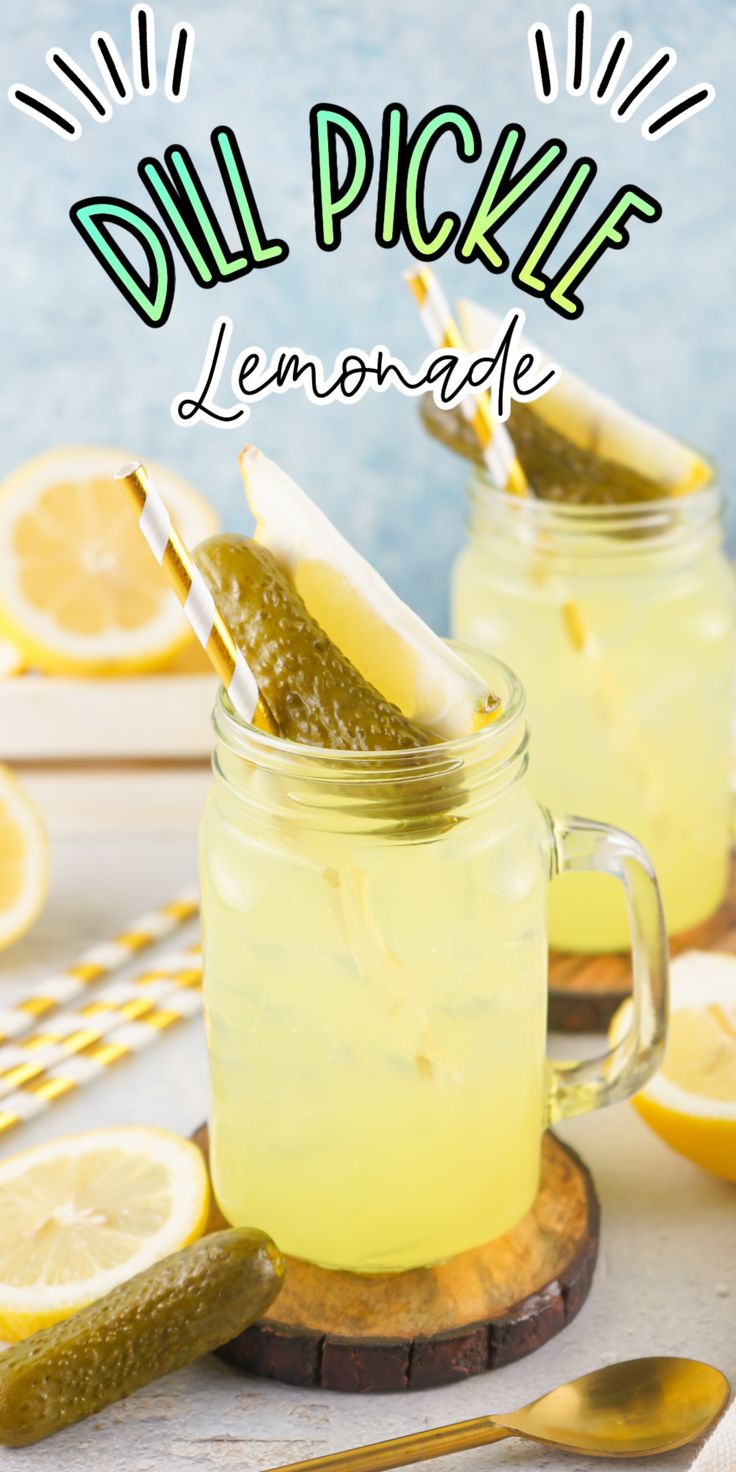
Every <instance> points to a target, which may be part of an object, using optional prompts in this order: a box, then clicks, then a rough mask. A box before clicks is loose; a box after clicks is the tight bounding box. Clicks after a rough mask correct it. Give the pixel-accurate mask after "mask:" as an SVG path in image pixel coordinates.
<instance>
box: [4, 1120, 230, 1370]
mask: <svg viewBox="0 0 736 1472" xmlns="http://www.w3.org/2000/svg"><path fill="white" fill-rule="evenodd" d="M209 1204H210V1188H209V1180H208V1176H207V1170H206V1167H205V1163H204V1159H203V1157H202V1154H201V1151H200V1150H198V1149H197V1147H196V1145H193V1144H192V1143H191V1142H190V1141H189V1140H183V1139H181V1138H180V1137H179V1136H178V1135H173V1134H169V1132H168V1131H167V1130H159V1129H152V1128H149V1127H147V1126H142V1125H141V1126H130V1127H124V1128H120V1129H117V1128H115V1129H106V1130H94V1131H91V1132H90V1133H88V1134H83V1135H74V1136H70V1137H69V1138H68V1139H60V1140H52V1141H51V1142H50V1143H49V1144H46V1145H39V1146H37V1147H36V1148H35V1149H31V1150H25V1151H23V1152H22V1154H20V1155H15V1156H12V1157H10V1158H9V1159H7V1160H3V1161H1V1162H0V1338H3V1339H7V1340H11V1341H13V1342H14V1341H16V1340H18V1339H24V1338H25V1337H26V1335H28V1334H32V1333H34V1332H35V1330H36V1329H42V1328H45V1327H46V1326H47V1325H49V1324H54V1323H56V1322H57V1321H58V1320H59V1319H65V1318H67V1317H68V1316H69V1314H72V1313H74V1312H75V1310H76V1309H79V1308H82V1307H83V1305H84V1304H86V1303H90V1302H91V1301H92V1300H93V1299H95V1298H100V1297H102V1295H103V1294H105V1293H109V1291H110V1289H112V1288H115V1287H116V1286H117V1284H118V1283H122V1282H124V1281H125V1280H126V1279H127V1278H131V1277H133V1275H134V1274H135V1273H139V1272H142V1271H143V1269H144V1268H147V1267H150V1266H151V1264H152V1263H154V1262H158V1261H159V1259H160V1258H162V1257H167V1256H168V1255H169V1253H171V1252H176V1251H178V1249H179V1248H180V1247H185V1246H186V1245H187V1243H188V1242H193V1241H194V1240H195V1239H196V1238H197V1237H200V1236H201V1235H202V1233H203V1232H204V1230H205V1227H206V1225H207V1217H208V1212H209Z"/></svg>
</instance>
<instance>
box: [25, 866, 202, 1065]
mask: <svg viewBox="0 0 736 1472" xmlns="http://www.w3.org/2000/svg"><path fill="white" fill-rule="evenodd" d="M198 910H199V905H198V899H197V892H196V890H194V889H186V890H183V891H182V893H181V894H179V895H177V896H176V897H175V898H174V899H173V900H169V901H168V903H167V904H165V905H161V906H160V907H159V908H158V909H157V910H150V911H148V912H147V913H146V914H145V915H139V916H138V918H137V920H133V921H132V922H131V924H130V925H127V926H126V927H125V929H124V930H121V931H120V932H119V934H117V935H115V936H113V937H112V939H111V940H107V941H103V942H102V943H101V944H100V945H94V946H91V947H90V948H89V950H86V951H83V952H82V955H81V956H79V957H78V958H77V960H76V961H74V962H73V964H72V965H71V966H67V967H66V969H65V970H64V971H59V972H57V973H56V974H55V975H53V976H47V977H46V979H45V980H44V981H42V982H39V984H38V989H37V990H34V991H33V992H32V994H31V996H30V997H25V998H24V999H23V1001H22V1002H18V1004H17V1005H16V1006H15V1007H12V1008H5V1009H3V1010H0V1045H2V1044H5V1043H8V1042H10V1041H11V1040H15V1039H17V1038H21V1037H23V1036H24V1034H26V1033H28V1032H30V1031H31V1029H32V1028H33V1027H34V1026H35V1025H36V1024H37V1022H38V1021H39V1019H40V1018H45V1017H48V1016H49V1014H50V1013H52V1012H54V1011H56V1009H57V1008H58V1007H63V1006H66V1004H67V1003H68V1002H73V1001H75V1000H76V998H77V997H79V996H81V995H82V994H83V993H84V992H86V991H87V989H88V988H89V987H91V986H94V985H96V984H97V983H98V982H101V981H104V980H105V979H106V978H107V977H108V976H111V975H112V974H113V973H114V972H115V971H118V970H119V969H120V967H121V966H125V965H126V964H127V962H128V961H130V960H131V959H132V958H133V956H136V955H140V954H141V952H142V951H144V950H146V949H147V948H148V947H149V946H152V945H154V944H155V943H156V942H157V941H160V940H163V939H164V938H165V937H166V936H168V935H171V934H172V933H173V931H175V930H177V929H178V928H179V926H180V925H184V924H186V922H187V921H188V920H193V919H194V918H195V917H196V915H197V913H198ZM0 1051H1V1050H0Z"/></svg>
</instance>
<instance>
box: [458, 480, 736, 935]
mask: <svg viewBox="0 0 736 1472" xmlns="http://www.w3.org/2000/svg"><path fill="white" fill-rule="evenodd" d="M453 632H454V634H455V636H456V637H458V638H461V639H463V640H467V641H468V642H472V643H473V644H476V645H478V646H479V647H481V648H485V649H487V650H489V651H492V652H493V653H494V654H496V655H498V656H499V657H500V658H502V659H504V660H506V661H508V662H509V663H510V664H511V665H512V666H513V668H514V669H515V670H516V671H517V672H518V674H519V675H520V677H521V679H522V681H523V683H524V686H525V688H526V691H527V698H528V712H529V723H530V729H531V733H532V743H533V760H532V764H531V770H530V781H531V785H532V788H533V790H534V792H535V794H536V796H537V797H538V798H539V800H540V801H541V802H543V803H545V804H547V805H549V806H550V807H553V808H555V809H556V810H558V811H567V812H573V813H585V814H586V815H590V816H592V817H595V818H596V819H599V820H603V821H605V822H609V823H613V824H617V825H618V826H619V827H621V828H623V829H626V830H627V831H629V832H631V833H633V834H634V835H635V836H636V837H637V838H638V839H639V840H640V842H641V843H642V844H643V845H644V846H645V848H646V849H647V850H648V852H649V854H650V855H651V858H652V860H653V862H654V865H655V868H656V871H657V877H658V879H659V884H660V889H661V892H662V899H663V902H664V909H665V917H666V920H667V926H668V930H669V932H670V933H671V934H673V933H674V934H677V933H678V932H681V931H683V930H685V929H687V928H688V927H690V926H692V925H695V924H696V923H697V922H699V921H701V920H703V919H704V918H705V917H707V916H708V915H709V914H711V913H712V912H713V911H714V910H715V909H716V908H717V906H718V905H719V904H720V902H721V900H722V899H723V896H724V893H725V887H726V876H727V863H728V853H729V835H730V792H729V780H730V751H731V719H732V687H733V667H734V583H733V576H732V572H731V569H730V567H729V565H728V563H727V561H726V558H725V556H724V554H723V551H722V550H721V527H720V500H719V496H718V492H717V490H715V489H714V488H712V487H711V488H708V489H705V490H701V491H697V492H694V493H691V494H690V495H686V496H683V497H681V498H679V499H678V500H675V499H674V498H667V499H665V500H660V501H657V502H655V503H646V504H642V505H637V506H570V505H564V504H559V503H558V504H553V503H550V502H542V501H535V500H533V499H532V498H528V499H527V500H526V501H525V502H524V503H523V505H521V504H520V503H519V501H518V499H515V498H510V497H508V496H505V495H503V494H502V493H499V492H497V491H495V490H493V489H492V488H491V486H490V484H489V483H488V482H487V481H486V480H485V479H484V477H483V476H482V475H480V474H479V475H478V476H477V477H476V479H475V481H474V484H473V487H472V518H471V535H470V542H469V545H468V546H467V547H466V548H465V549H464V551H463V552H462V553H461V555H460V557H459V559H458V561H457V563H456V566H455V571H454V578H453ZM627 934H628V927H627V919H626V913H625V906H624V903H623V899H622V896H621V895H620V893H619V892H618V890H617V888H616V886H615V883H614V882H613V880H610V879H608V880H606V881H605V882H603V881H602V880H600V879H597V880H595V881H594V880H593V878H592V877H591V876H589V875H586V874H582V875H577V874H576V875H565V876H563V878H562V879H561V881H560V883H559V884H558V885H555V887H554V890H553V891H552V895H551V911H550V942H551V944H552V945H553V946H557V947H560V948H562V949H572V950H583V951H585V950H590V951H599V950H608V949H619V948H622V947H624V946H625V945H626V944H627Z"/></svg>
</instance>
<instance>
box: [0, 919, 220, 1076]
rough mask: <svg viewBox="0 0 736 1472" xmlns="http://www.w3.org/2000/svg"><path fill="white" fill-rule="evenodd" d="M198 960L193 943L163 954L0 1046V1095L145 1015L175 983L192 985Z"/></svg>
mask: <svg viewBox="0 0 736 1472" xmlns="http://www.w3.org/2000/svg"><path fill="white" fill-rule="evenodd" d="M201 979H202V961H201V953H200V950H199V947H198V946H193V947H192V948H191V950H189V951H185V952H177V953H171V954H169V955H167V956H165V957H164V958H163V959H162V960H161V962H160V963H159V965H158V966H157V967H156V968H155V969H151V970H149V971H142V972H140V973H139V974H138V975H137V976H134V977H133V978H132V979H131V980H130V981H118V982H111V983H108V985H107V986H106V987H104V988H103V989H102V991H101V993H100V995H99V996H96V997H95V999H94V1001H93V1002H89V1003H88V1004H87V1006H86V1007H83V1008H81V1009H80V1011H78V1012H61V1013H59V1015H58V1016H57V1018H56V1019H55V1020H54V1021H53V1022H51V1023H50V1024H49V1025H48V1027H47V1026H42V1027H39V1028H36V1030H35V1031H34V1032H32V1033H30V1034H29V1036H28V1037H27V1038H24V1039H23V1041H22V1042H20V1043H6V1044H5V1046H4V1047H1V1048H0V1099H5V1098H6V1097H7V1095H8V1094H12V1093H14V1092H15V1090H16V1089H21V1088H23V1089H25V1088H27V1086H28V1084H30V1083H32V1082H33V1081H34V1080H35V1079H37V1078H39V1077H40V1076H41V1074H43V1073H45V1072H46V1071H47V1069H49V1068H53V1067H55V1065H56V1064H57V1063H62V1062H63V1061H64V1059H65V1058H67V1057H69V1056H71V1055H72V1054H75V1053H83V1052H85V1051H86V1049H87V1048H89V1047H91V1046H92V1044H93V1043H99V1042H100V1041H101V1040H102V1039H103V1038H105V1037H108V1036H109V1035H110V1033H112V1032H115V1030H116V1029H117V1028H120V1027H121V1026H122V1025H123V1023H125V1022H135V1021H137V1020H138V1019H139V1018H145V1016H146V1014H147V1013H149V1012H152V1011H153V1009H154V1008H155V1007H157V1006H160V1005H161V1004H162V1003H163V1002H165V1001H168V1000H169V998H170V997H171V995H172V994H174V993H175V992H176V990H177V988H178V987H181V986H198V985H200V983H201Z"/></svg>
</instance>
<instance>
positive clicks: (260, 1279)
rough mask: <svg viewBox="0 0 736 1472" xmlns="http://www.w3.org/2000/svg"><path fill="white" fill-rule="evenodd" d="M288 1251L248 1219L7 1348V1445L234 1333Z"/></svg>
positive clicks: (262, 1299) (2, 1405)
mask: <svg viewBox="0 0 736 1472" xmlns="http://www.w3.org/2000/svg"><path fill="white" fill-rule="evenodd" d="M283 1278H284V1261H283V1258H282V1257H281V1254H280V1253H279V1251H278V1249H277V1248H276V1247H275V1246H274V1244H273V1242H272V1241H271V1239H270V1237H267V1236H266V1234H265V1233H264V1232H258V1231H252V1230H251V1229H250V1228H248V1227H240V1228H231V1229H230V1230H227V1231H223V1232H213V1234H212V1235H211V1236H210V1237H203V1238H202V1239H201V1241H199V1242H195V1243H193V1244H192V1245H191V1246H189V1247H185V1248H183V1249H182V1251H181V1252H175V1253H173V1254H172V1256H171V1257H166V1258H163V1260H162V1261H161V1262H157V1263H154V1264H153V1266H152V1267H149V1268H146V1270H145V1271H144V1272H142V1273H138V1274H137V1275H136V1277H134V1278H130V1279H129V1280H128V1282H127V1283H121V1284H120V1285H119V1286H118V1287H117V1288H113V1290H112V1292H110V1293H107V1294H105V1296H104V1298H98V1299H96V1300H95V1302H94V1303H90V1304H87V1307H86V1308H82V1309H79V1311H78V1312H77V1313H75V1314H72V1316H71V1317H70V1318H68V1319H64V1320H63V1321H62V1322H61V1323H58V1324H54V1325H52V1327H51V1328H50V1329H39V1331H38V1333H36V1334H31V1335H30V1337H29V1338H28V1339H24V1340H22V1341H21V1343H20V1344H14V1345H13V1346H12V1348H11V1349H8V1350H6V1351H5V1352H4V1353H3V1354H0V1446H30V1445H31V1443H32V1442H35V1441H41V1440H42V1439H43V1438H44V1437H46V1436H51V1435H52V1434H53V1433H54V1432H55V1431H61V1430H62V1428H63V1427H65V1426H72V1425H74V1423H75V1422H77V1421H81V1420H83V1419H84V1417H85V1416H91V1415H94V1414H95V1413H96V1412H97V1411H101V1410H103V1409H104V1407H105V1406H109V1405H112V1404H113V1403H114V1402H115V1401H118V1400H122V1399H123V1398H124V1397H125V1396H127V1395H130V1394H131V1392H132V1391H134V1390H138V1389H140V1387H141V1386H143V1385H150V1384H151V1382H152V1381H154V1380H158V1379H160V1378H161V1377H162V1376H163V1375H169V1374H171V1372H172V1370H179V1369H181V1368H182V1367H183V1366H184V1365H188V1364H190V1363H191V1362H192V1361H193V1360H195V1359H198V1358H199V1357H200V1356H201V1355H203V1354H208V1353H209V1352H210V1351H211V1350H213V1349H219V1347H220V1345H222V1344H226V1343H227V1342H228V1340H230V1339H234V1338H235V1336H236V1334H240V1333H241V1332H242V1330H243V1329H246V1328H247V1327H248V1325H249V1324H252V1323H253V1321H254V1320H255V1319H257V1318H260V1316H261V1314H263V1313H265V1311H266V1309H267V1308H268V1307H269V1305H270V1304H271V1303H273V1300H274V1298H275V1297H276V1295H277V1293H278V1292H279V1290H280V1288H281V1284H282V1282H283Z"/></svg>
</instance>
